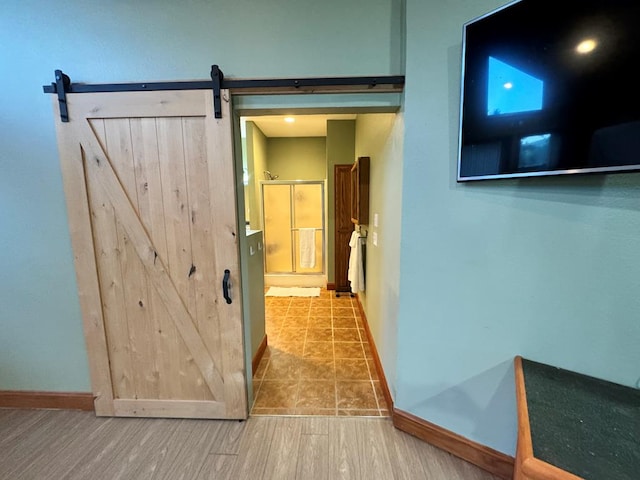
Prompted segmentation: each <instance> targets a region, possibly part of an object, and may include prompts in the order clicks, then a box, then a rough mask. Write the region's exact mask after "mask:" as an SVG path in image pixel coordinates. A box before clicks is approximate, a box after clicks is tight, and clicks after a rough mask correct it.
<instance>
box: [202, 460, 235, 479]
mask: <svg viewBox="0 0 640 480" xmlns="http://www.w3.org/2000/svg"><path fill="white" fill-rule="evenodd" d="M237 458H238V457H237V455H218V454H210V455H207V457H206V458H205V460H204V464H203V465H202V469H201V470H200V472H198V476H197V477H196V479H195V480H226V479H228V480H232V479H233V478H234V477H233V469H234V467H235V464H236V460H237Z"/></svg>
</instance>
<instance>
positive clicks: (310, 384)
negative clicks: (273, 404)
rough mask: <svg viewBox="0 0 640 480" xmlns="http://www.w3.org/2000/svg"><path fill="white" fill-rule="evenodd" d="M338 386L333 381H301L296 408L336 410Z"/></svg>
mask: <svg viewBox="0 0 640 480" xmlns="http://www.w3.org/2000/svg"><path fill="white" fill-rule="evenodd" d="M335 406H336V384H335V381H333V380H312V381H307V380H301V381H300V384H299V386H298V399H297V401H296V408H335Z"/></svg>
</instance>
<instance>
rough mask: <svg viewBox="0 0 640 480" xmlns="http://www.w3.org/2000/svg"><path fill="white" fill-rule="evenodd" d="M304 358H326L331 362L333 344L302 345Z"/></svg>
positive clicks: (308, 343) (307, 343)
mask: <svg viewBox="0 0 640 480" xmlns="http://www.w3.org/2000/svg"><path fill="white" fill-rule="evenodd" d="M304 357H305V358H306V357H313V358H328V359H331V360H333V342H327V341H325V342H312V341H307V342H306V343H305V344H304Z"/></svg>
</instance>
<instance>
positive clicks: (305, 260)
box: [298, 228, 316, 268]
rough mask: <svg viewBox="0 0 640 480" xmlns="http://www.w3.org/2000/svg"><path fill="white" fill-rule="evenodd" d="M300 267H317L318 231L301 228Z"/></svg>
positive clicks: (299, 232)
mask: <svg viewBox="0 0 640 480" xmlns="http://www.w3.org/2000/svg"><path fill="white" fill-rule="evenodd" d="M298 235H299V236H300V267H301V268H313V267H315V266H316V229H315V228H300V229H299V230H298Z"/></svg>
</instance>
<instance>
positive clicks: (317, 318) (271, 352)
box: [240, 112, 395, 417]
mask: <svg viewBox="0 0 640 480" xmlns="http://www.w3.org/2000/svg"><path fill="white" fill-rule="evenodd" d="M278 113H279V112H278ZM376 116H380V118H381V119H384V120H385V121H386V123H387V124H389V123H393V120H391V121H390V120H389V119H390V118H391V117H394V116H395V114H393V113H368V114H366V117H368V118H367V123H366V125H367V126H368V125H371V123H372V121H374V120H375V118H372V117H376ZM359 117H360V115H359V114H358V113H350V112H347V113H344V112H343V113H339V114H335V113H334V114H305V115H285V114H284V112H283V114H282V115H279V114H278V115H273V114H270V115H260V116H256V115H252V116H243V117H241V118H240V126H241V138H242V173H243V182H242V183H243V187H244V188H243V192H242V193H243V195H244V212H243V213H244V217H245V221H246V230H247V238H253V242H254V243H255V247H254V248H251V249H250V250H251V251H249V252H244V253H245V255H249V258H252V257H255V256H256V254H257V255H258V257H260V261H257V260H256V261H254V262H253V263H254V268H253V269H251V270H250V271H248V272H247V273H248V279H247V280H246V281H245V280H243V290H244V294H245V295H247V294H248V295H250V296H251V299H250V302H251V304H252V307H251V310H250V314H251V318H250V320H248V319H247V318H246V317H245V321H249V322H250V325H251V337H252V338H251V343H252V360H253V362H252V364H253V367H254V368H253V378H251V379H250V378H248V379H247V380H248V381H249V382H252V385H253V388H252V389H251V388H250V389H249V391H252V392H253V398H250V399H249V402H250V405H251V408H250V413H251V415H323V416H337V415H348V416H372V417H385V416H388V415H389V410H388V406H387V402H386V400H385V396H384V393H383V386H382V385H381V379H380V378H379V376H378V371H377V367H376V365H375V362H374V348H375V347H372V345H371V344H370V341H369V335H368V334H367V325H365V322H366V317H365V316H364V315H363V310H362V304H361V302H360V299H359V298H358V297H357V296H355V295H354V296H350V295H345V294H344V291H343V293H342V295H336V292H335V290H336V285H338V284H340V283H344V282H345V281H346V275H347V272H346V264H347V262H346V261H345V258H344V257H348V255H349V245H348V241H343V239H344V234H343V236H342V237H338V236H336V225H339V224H340V221H339V218H340V216H343V217H346V218H347V225H351V227H348V226H347V228H350V229H351V231H353V230H354V229H355V228H356V227H355V226H354V225H352V224H350V212H349V211H348V209H349V205H350V201H348V199H341V198H340V195H341V193H340V188H339V187H338V186H337V183H336V182H344V178H342V177H344V175H342V177H339V176H338V175H337V173H336V172H338V170H339V169H340V168H341V169H342V171H343V172H344V170H345V169H346V170H347V171H348V170H349V169H350V168H351V166H352V165H353V163H354V161H355V159H356V158H357V156H358V154H360V153H361V152H360V151H359V150H362V149H363V148H366V147H364V146H363V145H362V144H359V143H358V138H357V135H358V131H359V130H358V127H359V125H358V121H359ZM365 128H368V127H365ZM364 153H369V152H364ZM341 178H342V179H341ZM310 185H311V186H313V188H315V189H318V190H319V192H310V191H309V192H308V191H306V190H305V189H307V188H308V187H309V186H310ZM341 188H342V189H343V190H344V189H346V190H348V179H347V181H346V182H345V186H343V187H341ZM312 193H318V194H316V195H312ZM384 194H385V192H373V193H372V195H384ZM297 217H302V218H297ZM297 222H300V223H297ZM305 222H306V223H305ZM342 224H344V221H343V222H342ZM301 228H308V229H314V233H313V236H312V242H313V244H312V250H313V252H314V255H313V257H314V262H315V263H313V266H309V263H306V265H307V266H306V268H298V267H299V265H300V264H301V262H303V261H304V260H305V258H303V256H304V252H305V249H304V248H303V245H301V242H302V240H301V238H300V233H299V232H300V229H301ZM343 229H344V228H343ZM349 233H350V232H349ZM347 238H348V235H347ZM338 239H340V240H339V241H337V240H338ZM249 243H250V242H248V244H249ZM260 243H261V246H259V245H260ZM337 243H339V244H337ZM343 243H344V245H343ZM307 251H308V249H307ZM252 252H253V253H252ZM306 260H308V259H306ZM342 270H345V271H342ZM342 276H344V277H345V280H341V281H339V279H341V277H342ZM370 281H371V282H375V279H370ZM244 285H250V288H249V291H247V290H246V289H245V288H244ZM274 286H277V287H282V286H286V287H303V288H305V287H319V292H317V293H316V292H314V296H310V297H302V296H275V295H274V296H272V295H270V289H271V287H274ZM258 297H260V298H258ZM262 312H264V313H262Z"/></svg>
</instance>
